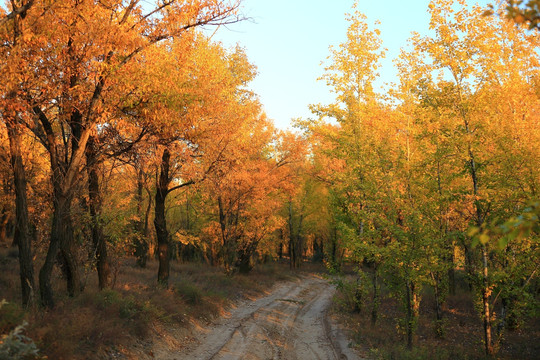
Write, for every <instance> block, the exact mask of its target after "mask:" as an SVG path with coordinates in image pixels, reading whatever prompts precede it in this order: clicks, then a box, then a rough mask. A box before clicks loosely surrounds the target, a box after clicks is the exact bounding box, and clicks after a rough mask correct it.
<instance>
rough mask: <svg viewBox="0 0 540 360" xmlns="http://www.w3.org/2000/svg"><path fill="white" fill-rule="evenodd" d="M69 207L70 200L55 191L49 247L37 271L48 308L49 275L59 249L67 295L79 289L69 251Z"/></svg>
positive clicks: (50, 297)
mask: <svg viewBox="0 0 540 360" xmlns="http://www.w3.org/2000/svg"><path fill="white" fill-rule="evenodd" d="M70 208H71V200H70V199H69V198H68V197H66V196H63V195H62V194H58V193H57V192H56V191H55V196H54V213H53V221H52V222H53V223H52V229H51V235H50V243H49V249H48V251H47V256H46V258H45V262H44V263H43V266H42V267H41V270H40V271H39V290H40V296H41V303H42V304H43V305H44V306H46V307H48V308H52V307H54V298H53V290H52V285H51V275H52V270H53V267H54V262H55V260H56V257H57V255H58V251H59V250H61V256H62V258H63V261H64V262H65V269H63V270H64V275H65V276H66V281H67V288H68V293H69V295H70V296H74V295H75V294H76V293H77V292H78V291H79V290H80V279H79V276H78V271H77V267H76V263H75V259H74V254H73V253H71V251H72V250H73V249H70V246H69V243H70V242H72V233H73V228H72V224H71V216H70V214H69V211H70Z"/></svg>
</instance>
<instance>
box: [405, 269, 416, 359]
mask: <svg viewBox="0 0 540 360" xmlns="http://www.w3.org/2000/svg"><path fill="white" fill-rule="evenodd" d="M405 286H406V297H407V298H406V300H407V318H406V320H407V323H406V326H407V348H408V349H409V350H411V349H412V347H413V333H414V320H415V319H414V314H413V294H412V292H413V289H412V287H411V282H410V281H408V280H407V282H406V283H405Z"/></svg>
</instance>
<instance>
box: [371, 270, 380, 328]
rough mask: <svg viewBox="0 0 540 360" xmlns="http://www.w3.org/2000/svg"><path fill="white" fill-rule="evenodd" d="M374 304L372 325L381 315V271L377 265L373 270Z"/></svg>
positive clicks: (372, 307) (372, 306)
mask: <svg viewBox="0 0 540 360" xmlns="http://www.w3.org/2000/svg"><path fill="white" fill-rule="evenodd" d="M372 281H373V304H372V305H371V326H375V324H376V323H377V319H378V317H379V305H380V303H381V300H380V291H379V289H380V286H379V271H378V268H377V265H375V267H374V271H373V280H372Z"/></svg>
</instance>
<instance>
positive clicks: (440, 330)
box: [431, 273, 444, 338]
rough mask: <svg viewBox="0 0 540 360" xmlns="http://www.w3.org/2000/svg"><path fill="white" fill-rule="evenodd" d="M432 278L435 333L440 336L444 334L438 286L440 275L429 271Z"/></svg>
mask: <svg viewBox="0 0 540 360" xmlns="http://www.w3.org/2000/svg"><path fill="white" fill-rule="evenodd" d="M431 277H432V279H433V283H434V284H433V290H434V292H435V313H436V316H437V321H436V322H435V334H436V335H437V337H439V338H442V337H443V335H444V329H443V314H442V306H441V303H442V296H441V287H440V283H441V281H440V276H439V275H438V274H433V273H431Z"/></svg>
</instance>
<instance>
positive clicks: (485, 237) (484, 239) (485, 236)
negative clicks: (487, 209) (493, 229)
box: [478, 233, 489, 245]
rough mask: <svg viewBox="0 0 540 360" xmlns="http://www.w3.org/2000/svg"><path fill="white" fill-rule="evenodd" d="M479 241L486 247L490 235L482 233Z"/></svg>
mask: <svg viewBox="0 0 540 360" xmlns="http://www.w3.org/2000/svg"><path fill="white" fill-rule="evenodd" d="M478 240H479V241H480V242H481V243H482V245H485V244H487V243H488V241H489V235H488V234H486V233H482V234H480V235H479V236H478Z"/></svg>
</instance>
